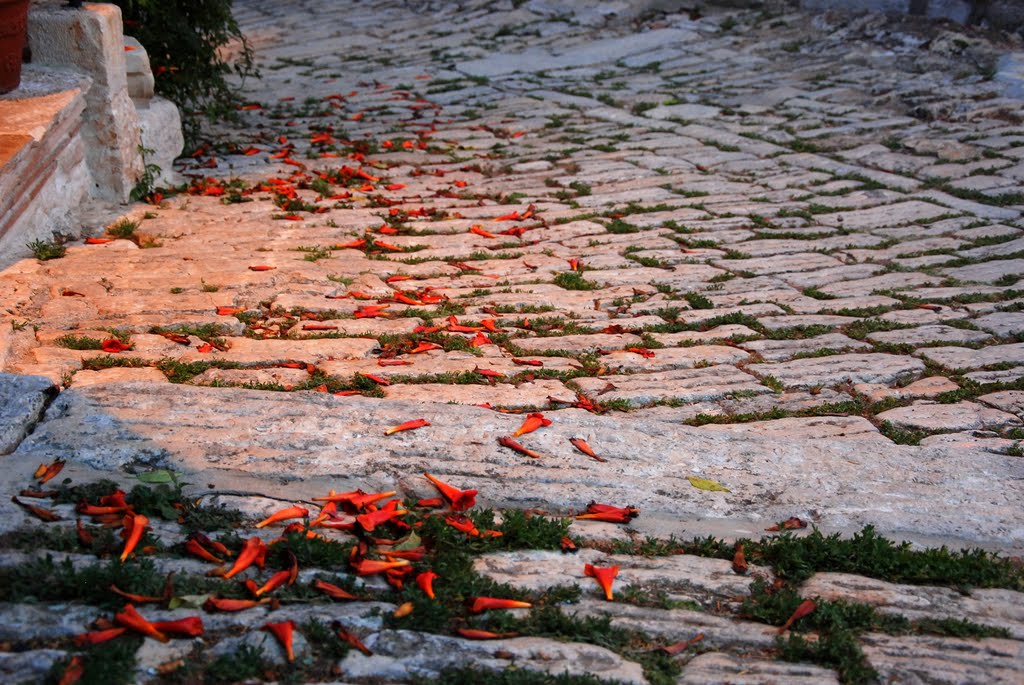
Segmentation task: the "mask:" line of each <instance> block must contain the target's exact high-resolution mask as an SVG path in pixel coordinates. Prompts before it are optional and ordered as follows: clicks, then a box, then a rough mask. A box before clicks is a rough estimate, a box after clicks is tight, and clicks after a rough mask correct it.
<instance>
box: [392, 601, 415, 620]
mask: <svg viewBox="0 0 1024 685" xmlns="http://www.w3.org/2000/svg"><path fill="white" fill-rule="evenodd" d="M415 608H416V605H415V604H413V603H412V602H405V603H404V604H402V605H401V606H399V607H398V608H397V609H395V613H394V614H392V615H393V616H394V617H395V618H405V617H406V616H408V615H409V614H411V613H412V612H413V609H415Z"/></svg>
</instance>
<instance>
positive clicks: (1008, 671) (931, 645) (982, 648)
mask: <svg viewBox="0 0 1024 685" xmlns="http://www.w3.org/2000/svg"><path fill="white" fill-rule="evenodd" d="M861 642H862V649H863V650H864V655H865V656H866V657H867V659H868V663H870V664H871V665H872V666H873V667H874V668H875V669H876V670H877V671H878V673H879V675H880V676H881V678H882V680H883V682H889V683H896V682H899V683H921V684H922V685H923V684H924V683H928V685H961V684H962V683H979V684H980V683H986V684H989V683H991V684H992V685H1018V684H1019V683H1020V682H1021V681H1024V642H1021V641H1018V640H1001V639H996V638H988V639H984V640H967V639H959V638H942V637H931V636H920V637H916V636H910V637H892V636H889V635H880V634H876V633H871V634H868V635H865V636H864V637H863V638H862V640H861Z"/></svg>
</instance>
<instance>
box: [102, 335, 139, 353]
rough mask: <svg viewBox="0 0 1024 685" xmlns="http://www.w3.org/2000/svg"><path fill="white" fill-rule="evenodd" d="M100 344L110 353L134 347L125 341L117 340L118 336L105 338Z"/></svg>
mask: <svg viewBox="0 0 1024 685" xmlns="http://www.w3.org/2000/svg"><path fill="white" fill-rule="evenodd" d="M100 346H101V347H102V348H103V351H104V352H106V353H108V354H117V353H118V352H124V351H126V350H130V349H132V346H131V345H126V344H125V343H123V342H121V341H120V340H117V339H116V338H110V339H108V340H104V341H103V342H102V343H100Z"/></svg>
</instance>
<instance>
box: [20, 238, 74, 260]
mask: <svg viewBox="0 0 1024 685" xmlns="http://www.w3.org/2000/svg"><path fill="white" fill-rule="evenodd" d="M25 247H27V248H28V249H30V250H32V255H33V256H34V257H35V258H36V259H38V260H39V261H41V262H46V261H49V260H51V259H60V258H61V257H63V256H64V254H65V253H66V252H67V251H68V250H67V248H66V247H64V245H63V244H62V243H61V242H59V241H57V240H33V241H32V242H31V243H27V244H26V245H25Z"/></svg>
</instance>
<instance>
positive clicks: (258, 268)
mask: <svg viewBox="0 0 1024 685" xmlns="http://www.w3.org/2000/svg"><path fill="white" fill-rule="evenodd" d="M276 268H277V267H274V266H268V265H267V264H256V265H254V266H250V267H249V271H273V270H274V269H276Z"/></svg>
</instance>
